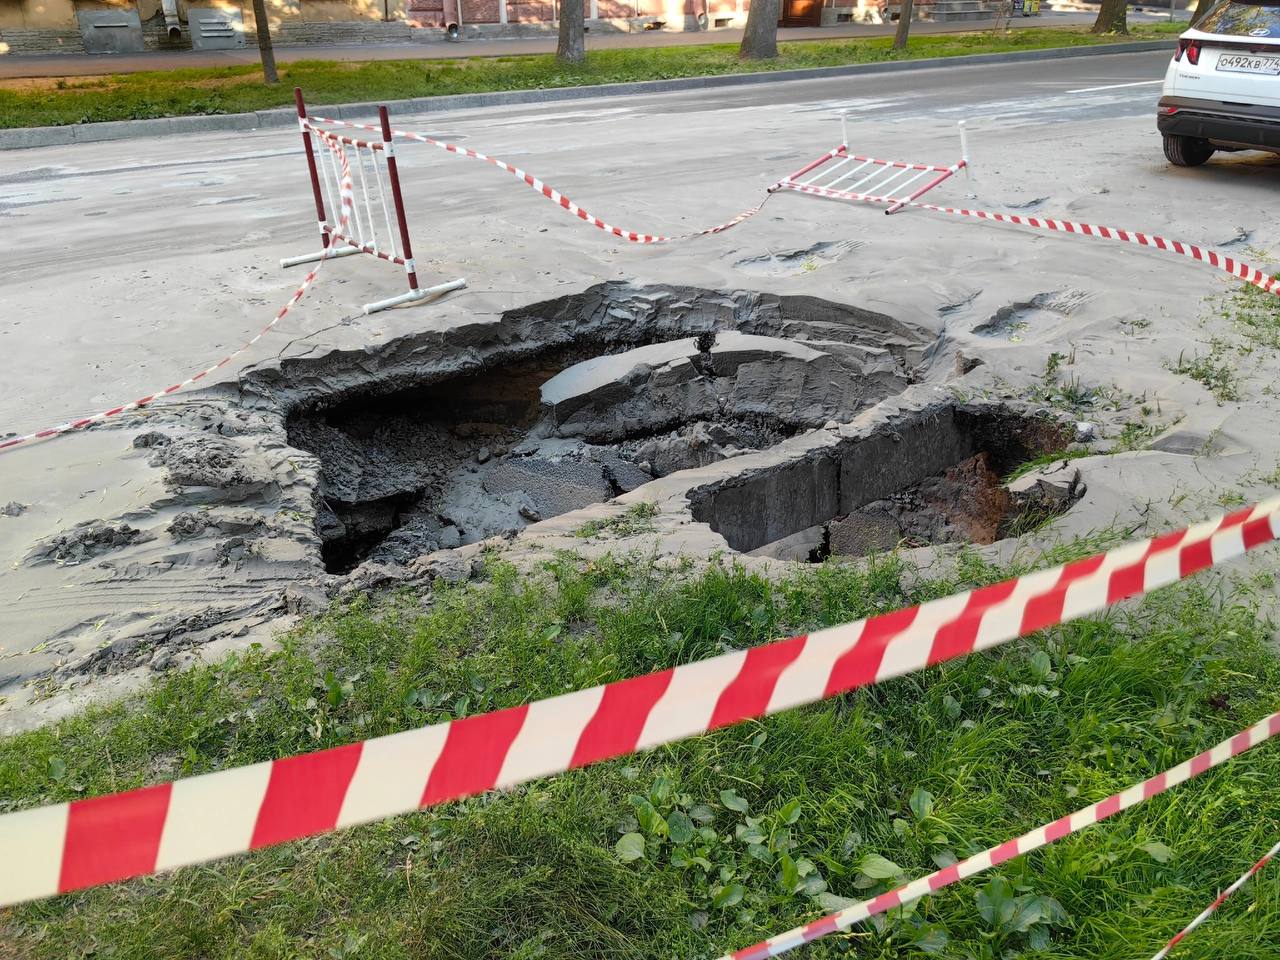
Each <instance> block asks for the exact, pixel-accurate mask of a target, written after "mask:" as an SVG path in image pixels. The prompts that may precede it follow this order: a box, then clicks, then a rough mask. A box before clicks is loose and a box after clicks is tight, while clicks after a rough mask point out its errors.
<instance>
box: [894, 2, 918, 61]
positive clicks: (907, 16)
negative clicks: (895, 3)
mask: <svg viewBox="0 0 1280 960" xmlns="http://www.w3.org/2000/svg"><path fill="white" fill-rule="evenodd" d="M914 7H915V0H902V10H901V11H900V12H899V13H898V30H897V32H896V33H895V34H894V35H893V49H895V50H905V49H907V34H909V33H910V32H911V14H912V11H913V8H914Z"/></svg>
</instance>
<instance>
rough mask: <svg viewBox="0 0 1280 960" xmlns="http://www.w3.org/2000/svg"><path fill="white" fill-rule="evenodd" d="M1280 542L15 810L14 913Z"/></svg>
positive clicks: (680, 728)
mask: <svg viewBox="0 0 1280 960" xmlns="http://www.w3.org/2000/svg"><path fill="white" fill-rule="evenodd" d="M1277 538H1280V498H1276V499H1274V500H1271V501H1268V502H1266V503H1262V504H1259V505H1257V506H1255V507H1252V508H1247V509H1244V510H1239V511H1236V512H1234V513H1231V514H1227V515H1226V516H1224V517H1221V518H1219V519H1217V520H1211V521H1207V522H1205V523H1200V524H1197V525H1195V526H1193V527H1190V528H1188V529H1186V530H1180V531H1176V532H1174V533H1169V534H1163V535H1161V536H1158V537H1154V538H1151V539H1148V540H1143V541H1139V542H1137V543H1132V544H1129V545H1127V546H1122V547H1119V548H1117V549H1115V550H1111V551H1108V552H1107V553H1104V554H1099V555H1097V556H1094V557H1090V558H1087V559H1084V560H1079V561H1076V562H1074V563H1070V564H1066V565H1064V566H1061V567H1055V568H1052V569H1050V570H1044V571H1040V572H1039V573H1034V574H1031V575H1029V576H1026V577H1017V578H1013V579H1011V580H1007V581H1004V582H1002V583H997V584H994V585H991V586H987V587H983V588H981V589H977V590H971V591H968V592H965V593H961V594H958V595H956V596H951V597H944V598H941V599H938V600H933V601H930V602H928V603H925V604H921V605H919V606H915V607H910V608H907V609H905V610H898V611H894V612H892V613H886V614H881V615H879V616H875V617H871V618H868V619H865V620H859V621H857V622H855V623H851V624H846V625H843V626H838V627H831V628H828V629H825V630H820V631H817V632H815V633H811V634H807V635H801V636H797V637H792V638H790V639H787V640H780V641H777V642H774V643H770V644H765V645H763V646H760V647H755V648H752V649H750V650H746V651H737V652H733V653H728V654H724V655H722V656H718V657H713V658H711V659H708V660H702V661H698V662H696V663H690V664H686V665H683V666H679V667H675V668H673V669H669V670H663V671H660V672H658V673H653V674H648V675H645V676H640V677H633V678H630V679H627V680H621V681H618V682H616V683H611V684H607V685H605V686H601V687H595V688H592V689H589V690H581V691H578V692H576V693H569V694H565V695H562V696H558V697H553V698H550V699H547V700H542V701H539V702H536V703H533V704H530V705H525V706H519V707H512V708H509V709H506V710H499V711H497V712H494V713H488V714H481V715H479V716H474V717H467V718H465V719H461V720H454V721H451V722H449V723H443V724H437V725H435V726H430V727H424V728H422V729H418V730H411V731H406V732H404V733H398V734H393V735H391V736H386V737H380V738H377V739H374V740H369V741H365V742H362V743H354V744H350V745H348V746H343V747H337V748H333V749H330V750H323V751H319V752H316V753H310V754H303V755H300V756H294V757H288V758H285V759H282V760H276V761H274V762H272V763H262V764H256V765H254V766H252V767H245V768H236V769H231V770H225V771H221V772H218V773H210V774H205V775H204V776H200V777H194V778H191V779H188V780H180V781H177V782H176V783H169V784H162V785H159V786H152V787H143V788H141V789H138V790H131V791H128V792H126V793H120V794H114V795H109V796H104V797H96V798H93V799H86V800H77V801H74V802H72V803H70V804H59V805H56V806H54V807H48V808H41V809H36V810H29V811H23V812H20V813H11V814H7V815H5V816H3V817H0V851H3V852H4V853H5V854H6V855H5V857H4V860H5V862H6V865H7V868H6V870H4V871H0V906H3V905H5V904H9V903H16V902H19V901H22V900H28V899H32V898H35V897H42V896H49V895H52V894H56V893H61V892H66V891H68V890H75V889H79V888H81V887H86V886H92V885H95V884H100V883H108V882H111V881H114V880H122V879H125V878H127V877H131V876H137V875H140V874H146V873H151V872H153V871H155V870H161V869H169V868H172V867H178V866H183V865H185V864H190V863H198V862H201V861H203V860H209V859H213V858H215V857H219V856H225V855H228V854H233V853H242V852H245V851H247V850H253V849H257V848H259V847H263V846H267V845H269V844H273V843H279V842H282V841H286V840H292V839H296V838H299V837H304V836H309V835H312V834H316V833H321V832H324V831H327V830H332V829H334V828H336V827H345V826H351V825H353V824H357V823H363V822H366V821H369V820H375V819H380V818H383V817H388V816H393V815H396V814H400V813H405V812H408V811H411V810H414V809H417V808H419V807H423V806H429V805H431V804H436V803H443V802H445V801H448V800H452V799H456V798H459V797H464V796H469V795H472V794H477V793H482V792H485V791H488V790H492V789H494V788H498V787H511V786H514V785H516V784H518V783H523V782H525V781H527V780H529V779H531V778H533V777H539V776H545V775H548V774H553V773H559V772H562V771H565V770H569V769H572V768H575V767H580V766H584V765H586V764H589V763H595V762H598V761H601V760H606V759H609V758H611V757H617V756H621V755H623V754H628V753H632V752H635V751H637V750H642V749H645V748H648V747H653V746H657V745H659V744H663V743H670V742H672V741H674V740H678V739H681V738H683V737H688V736H693V735H696V734H699V733H705V732H706V731H708V730H713V729H716V728H718V727H722V726H725V725H727V724H731V723H736V722H738V721H740V720H744V719H747V718H751V717H760V716H764V715H766V714H771V713H776V712H778V711H779V710H784V709H787V708H789V707H794V706H798V705H800V704H803V703H809V702H812V701H815V700H818V699H821V698H823V697H829V696H832V695H834V694H837V693H843V692H846V691H849V690H853V689H856V688H858V687H862V686H866V685H868V684H872V683H877V682H880V681H883V680H887V679H889V678H891V677H897V676H901V675H903V674H906V673H910V672H912V671H915V670H919V669H922V668H924V667H926V666H929V665H932V664H936V663H941V662H944V661H946V660H950V659H953V658H956V657H961V656H964V655H966V654H969V653H972V652H974V651H975V650H981V649H987V648H990V647H994V646H996V645H997V644H1001V643H1004V642H1007V641H1009V640H1012V639H1014V638H1015V637H1018V636H1021V635H1024V634H1027V633H1030V632H1033V631H1035V630H1039V629H1041V628H1043V627H1047V626H1051V625H1053V624H1056V623H1061V622H1063V621H1064V620H1069V619H1072V618H1075V617H1080V616H1083V615H1085V614H1088V613H1092V612H1095V611H1097V610H1101V609H1103V608H1104V607H1106V606H1109V605H1111V604H1114V603H1117V602H1119V601H1121V600H1123V599H1125V598H1127V597H1131V596H1135V595H1137V594H1141V593H1144V592H1146V591H1149V590H1154V589H1156V588H1158V587H1161V586H1165V585H1167V584H1169V583H1173V582H1175V581H1177V580H1179V579H1181V578H1183V577H1188V576H1190V575H1192V574H1193V573H1196V572H1197V571H1199V570H1203V569H1205V568H1206V567H1208V566H1211V565H1213V564H1216V563H1222V562H1224V561H1226V560H1230V559H1232V558H1234V557H1238V556H1240V555H1241V554H1243V553H1244V552H1245V551H1246V550H1249V549H1252V548H1254V547H1257V546H1260V545H1262V544H1264V543H1268V542H1271V541H1274V540H1276V539H1277ZM10 851H17V852H19V853H20V854H21V855H20V856H8V853H9V852H10ZM8 865H12V866H11V867H10V866H8ZM51 865H55V866H51Z"/></svg>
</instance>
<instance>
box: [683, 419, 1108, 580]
mask: <svg viewBox="0 0 1280 960" xmlns="http://www.w3.org/2000/svg"><path fill="white" fill-rule="evenodd" d="M1072 439H1073V437H1072V431H1071V430H1070V429H1069V428H1068V427H1067V426H1065V425H1063V424H1059V423H1057V422H1054V421H1052V420H1046V419H1042V418H1039V417H1033V416H1027V415H1025V414H1022V413H1019V412H1017V411H1014V410H1011V409H1009V408H1006V407H1003V406H998V405H991V406H965V405H943V406H940V407H934V408H930V409H928V410H925V411H922V412H920V413H918V414H916V415H914V416H908V417H906V418H905V420H904V422H898V423H894V424H892V425H885V426H882V427H880V428H877V429H873V430H871V431H869V432H868V433H867V434H866V435H865V436H861V437H850V438H845V439H843V440H841V441H840V442H839V443H838V444H837V445H836V446H835V447H833V448H826V449H823V450H821V451H816V452H815V453H814V454H812V455H810V456H808V457H805V458H803V459H800V460H796V461H791V462H788V463H784V464H779V465H776V466H773V467H766V468H761V469H758V470H753V471H744V473H743V474H742V475H740V476H738V477H734V478H732V479H730V480H727V481H723V482H720V483H718V484H715V485H713V486H711V487H708V488H704V489H703V490H700V491H695V493H694V495H693V497H692V498H691V499H692V506H693V516H694V519H696V520H699V521H702V522H704V523H707V524H709V525H710V526H711V528H712V529H713V530H715V531H716V532H718V533H719V534H720V535H721V536H723V537H724V538H725V540H726V541H727V542H728V544H729V546H731V547H732V548H733V549H735V550H738V551H740V552H743V553H752V554H754V555H757V556H767V557H774V558H777V559H785V560H801V561H804V560H808V561H811V562H819V561H822V560H824V559H826V558H827V557H830V556H865V555H867V554H870V553H875V552H882V551H886V550H892V549H894V548H896V547H903V546H905V547H917V546H926V545H929V544H939V543H977V544H989V543H994V542H995V541H997V540H1000V539H1003V538H1005V537H1016V536H1020V535H1022V534H1024V533H1027V532H1030V531H1031V530H1033V529H1035V528H1036V527H1037V526H1038V525H1040V524H1041V523H1042V522H1044V521H1047V520H1049V519H1052V518H1053V517H1054V516H1058V515H1060V514H1062V513H1064V512H1066V511H1067V510H1069V509H1070V508H1071V506H1072V505H1073V504H1074V503H1075V502H1076V501H1077V500H1078V499H1079V498H1080V496H1081V495H1082V494H1083V492H1084V490H1083V487H1082V485H1081V484H1080V483H1079V481H1078V479H1077V477H1076V475H1075V474H1074V473H1063V474H1061V476H1062V479H1061V481H1058V480H1057V479H1056V478H1055V480H1054V481H1053V482H1047V481H1045V480H1043V479H1040V478H1036V477H1034V476H1028V477H1026V478H1023V479H1022V480H1015V481H1014V482H1012V483H1005V482H1004V481H1003V480H1002V478H1003V477H1005V476H1007V475H1008V474H1010V473H1011V472H1012V471H1014V470H1015V469H1016V468H1017V467H1018V466H1019V465H1021V464H1024V463H1026V462H1028V461H1030V460H1033V459H1035V458H1037V457H1041V456H1043V455H1046V454H1053V453H1058V452H1060V451H1062V450H1064V449H1066V447H1067V445H1068V444H1069V443H1070V442H1071V440H1072Z"/></svg>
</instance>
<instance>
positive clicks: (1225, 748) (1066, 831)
mask: <svg viewBox="0 0 1280 960" xmlns="http://www.w3.org/2000/svg"><path fill="white" fill-rule="evenodd" d="M1277 734H1280V713H1273V714H1271V715H1270V716H1268V717H1265V718H1264V719H1262V720H1260V721H1258V722H1257V723H1255V724H1254V725H1253V726H1251V727H1249V728H1248V729H1246V730H1242V731H1241V732H1240V733H1237V734H1236V735H1235V736H1233V737H1231V738H1229V739H1227V740H1224V741H1222V742H1221V743H1219V744H1218V745H1217V746H1215V747H1213V748H1212V749H1209V750H1206V751H1204V753H1201V754H1198V755H1197V756H1195V757H1192V758H1191V759H1190V760H1187V761H1184V762H1183V763H1180V764H1178V765H1177V766H1176V767H1172V768H1171V769H1169V770H1166V771H1165V772H1164V773H1161V774H1157V775H1156V776H1154V777H1152V778H1151V779H1149V780H1144V781H1143V782H1142V783H1139V784H1135V785H1134V786H1132V787H1129V788H1128V789H1127V790H1122V791H1121V792H1120V793H1116V794H1112V795H1111V796H1109V797H1107V798H1106V799H1105V800H1100V801H1098V802H1097V803H1094V804H1091V805H1089V806H1087V807H1084V808H1082V809H1080V810H1077V811H1076V812H1075V813H1072V814H1069V815H1067V816H1065V817H1060V818H1059V819H1057V820H1054V821H1053V822H1052V823H1047V824H1044V825H1043V826H1040V827H1036V829H1034V830H1031V831H1029V832H1027V833H1024V834H1023V835H1022V836H1020V837H1017V838H1015V839H1013V840H1006V841H1005V842H1004V843H1001V844H998V845H996V846H994V847H991V848H990V849H987V850H984V851H983V852H982V853H979V854H976V855H974V856H972V857H969V858H968V859H966V860H961V861H960V862H959V863H956V864H953V865H952V866H950V867H945V868H943V869H941V870H936V871H934V872H933V873H931V874H928V875H927V876H924V877H920V878H919V879H918V880H913V881H911V882H910V883H908V884H906V885H904V886H901V887H898V888H897V889H894V890H890V891H889V892H888V893H882V894H880V895H879V896H877V897H873V898H872V899H870V900H864V901H863V902H862V903H857V904H854V905H852V906H849V907H846V908H845V909H843V910H839V911H837V912H835V913H832V914H828V915H827V916H825V917H822V918H820V919H818V920H814V921H812V922H811V923H806V924H805V925H803V926H800V927H795V928H794V929H791V930H788V931H787V932H786V933H780V934H777V935H776V936H773V937H770V938H769V939H768V940H762V941H761V942H760V943H757V944H754V945H752V946H750V947H745V948H743V949H742V950H738V951H736V952H734V953H731V954H726V955H725V956H723V957H721V958H720V960H765V958H766V957H777V956H781V955H782V954H784V953H787V952H789V951H791V950H794V949H796V948H797V947H802V946H804V945H805V944H807V943H812V942H813V941H814V940H820V939H821V938H823V937H825V936H828V935H830V934H832V933H836V932H838V931H840V930H848V929H849V928H850V927H852V926H853V925H854V924H856V923H860V922H862V921H863V920H866V919H868V918H869V917H874V916H876V915H878V914H881V913H885V912H886V911H888V910H892V909H894V908H895V907H899V906H902V905H903V904H904V903H910V902H911V901H913V900H919V899H920V898H921V897H925V896H928V895H929V894H931V893H936V892H937V891H939V890H941V889H943V888H944V887H949V886H951V885H952V884H953V883H959V882H960V881H961V880H965V879H967V878H969V877H972V876H974V875H975V874H979V873H982V872H983V871H984V870H990V869H991V868H992V867H998V866H999V865H1000V864H1002V863H1005V862H1006V861H1008V860H1012V859H1013V858H1014V857H1018V856H1021V855H1022V854H1024V853H1030V852H1031V851H1032V850H1038V849H1040V848H1041V847H1044V846H1047V845H1048V844H1050V843H1053V842H1055V841H1057V840H1061V839H1062V838H1063V837H1066V836H1070V835H1071V834H1073V833H1078V832H1079V831H1081V830H1083V829H1085V828H1086V827H1089V826H1092V825H1093V824H1095V823H1099V822H1101V821H1102V820H1105V819H1107V818H1108V817H1111V816H1114V815H1115V814H1117V813H1119V812H1121V811H1122V810H1128V809H1129V808H1130V807H1135V806H1137V805H1138V804H1140V803H1142V802H1143V801H1146V800H1150V799H1151V798H1152V797H1154V796H1158V795H1159V794H1161V793H1164V792H1165V791H1166V790H1170V789H1172V788H1173V787H1176V786H1178V785H1179V784H1181V783H1185V782H1186V781H1187V780H1190V779H1191V778H1192V777H1197V776H1199V775H1200V774H1202V773H1204V772H1205V771H1206V770H1209V769H1211V768H1213V767H1216V766H1218V765H1219V764H1222V763H1226V762H1227V761H1228V760H1230V759H1231V758H1232V757H1235V756H1238V755H1239V754H1241V753H1244V752H1245V751H1246V750H1251V749H1253V748H1254V747H1256V746H1257V745H1258V744H1260V743H1263V742H1264V741H1266V740H1269V739H1270V738H1271V737H1274V736H1276V735H1277ZM1277 849H1280V845H1278V846H1277V848H1273V849H1272V851H1271V854H1274V853H1275V852H1276V850H1277ZM1266 860H1267V858H1266V857H1264V858H1263V859H1262V860H1260V861H1259V862H1258V863H1257V864H1256V865H1255V866H1254V868H1253V870H1252V871H1250V873H1248V874H1246V875H1245V876H1243V877H1241V878H1240V880H1238V881H1237V882H1236V884H1235V885H1234V886H1233V888H1232V889H1236V888H1238V887H1239V885H1240V884H1242V883H1244V881H1245V880H1247V879H1248V878H1249V877H1250V876H1252V874H1253V873H1256V872H1257V871H1258V870H1260V869H1262V867H1263V866H1264V865H1265V863H1266ZM1231 892H1232V890H1228V891H1227V892H1226V894H1224V895H1223V896H1222V897H1220V898H1219V900H1218V902H1217V903H1221V901H1222V900H1225V899H1226V897H1227V896H1229V895H1230V893H1231ZM1217 903H1215V905H1214V906H1213V907H1211V908H1210V909H1209V910H1206V911H1205V912H1204V913H1203V914H1201V916H1200V917H1199V918H1197V921H1194V922H1193V923H1192V925H1191V926H1189V927H1188V928H1187V930H1186V931H1183V933H1182V934H1179V936H1178V937H1175V938H1174V939H1173V940H1172V941H1170V944H1169V946H1168V947H1166V948H1165V950H1163V951H1161V952H1160V953H1159V954H1157V955H1156V957H1155V958H1153V960H1162V958H1163V957H1164V956H1165V954H1166V953H1167V951H1168V950H1169V949H1170V948H1171V947H1172V946H1173V945H1174V944H1176V943H1177V941H1178V940H1179V939H1181V937H1182V936H1185V934H1186V933H1187V932H1189V931H1190V930H1192V929H1194V928H1195V926H1197V925H1198V923H1199V922H1202V921H1203V918H1204V917H1207V916H1208V915H1209V914H1210V913H1212V912H1213V910H1214V909H1216V908H1217Z"/></svg>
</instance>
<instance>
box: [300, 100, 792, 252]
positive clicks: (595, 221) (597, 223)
mask: <svg viewBox="0 0 1280 960" xmlns="http://www.w3.org/2000/svg"><path fill="white" fill-rule="evenodd" d="M307 120H308V122H309V123H312V124H315V123H327V124H331V125H334V126H340V127H352V128H355V129H357V130H372V131H374V132H375V133H376V132H378V128H377V127H375V126H373V125H372V124H367V123H353V122H351V121H349V120H333V119H330V118H328V117H308V118H307ZM312 129H313V130H317V131H318V130H319V128H317V127H312ZM391 134H392V136H395V137H400V138H402V139H404V140H415V141H417V142H418V143H425V144H429V145H430V146H433V147H439V148H440V149H441V150H446V151H448V152H449V153H455V154H457V155H458V156H460V157H469V158H470V159H472V160H480V161H482V162H484V163H491V164H493V165H494V166H495V167H497V168H498V169H500V170H505V171H507V173H509V174H511V175H512V176H514V177H518V178H519V179H520V180H523V181H524V183H525V184H526V185H527V186H529V187H532V188H533V189H534V190H536V191H538V193H540V194H542V195H543V196H544V197H546V198H547V199H548V200H550V201H551V202H552V203H554V204H557V205H559V206H560V207H563V208H564V209H565V210H568V211H569V212H570V213H571V214H573V215H574V216H575V217H577V218H579V219H580V220H585V221H586V222H587V223H589V224H591V225H592V226H594V227H599V228H600V229H601V230H604V231H605V232H606V233H611V234H613V235H614V236H615V237H621V238H622V239H623V240H628V241H630V242H631V243H641V244H650V243H673V242H675V241H677V240H691V239H693V238H694V237H705V236H709V235H710V234H713V233H723V232H724V231H725V230H728V229H729V228H730V227H735V226H737V225H738V224H740V223H742V221H744V220H749V219H751V218H752V217H754V216H755V215H756V214H757V213H759V212H760V210H761V208H762V207H763V206H764V205H765V204H766V203H768V201H769V196H770V195H769V194H766V195H765V198H764V199H763V200H761V201H760V202H759V203H758V204H756V205H755V206H754V207H751V208H750V209H747V210H743V211H742V212H741V213H740V214H738V215H737V216H736V217H734V218H733V219H732V220H728V221H726V222H725V223H721V224H718V225H716V226H714V227H707V228H706V229H703V230H697V231H694V232H693V233H683V234H680V235H679V236H672V237H667V236H661V235H658V234H649V233H637V232H636V231H634V230H624V229H622V228H621V227H615V226H612V225H611V224H608V223H606V222H605V221H603V220H601V219H600V218H599V217H597V216H595V215H593V214H590V213H588V212H587V211H586V210H583V209H582V208H581V207H580V206H578V205H577V204H576V203H574V202H573V201H572V200H570V199H569V198H568V197H566V196H565V195H564V194H562V193H560V191H558V190H555V189H553V188H551V187H549V186H547V185H546V184H545V183H543V182H542V181H541V180H539V179H538V178H537V177H535V176H534V175H533V174H531V173H525V172H524V171H523V170H521V169H520V168H519V167H517V166H513V165H512V164H510V163H507V162H506V161H505V160H499V159H498V158H497V157H491V156H489V155H487V154H484V153H480V152H479V151H477V150H468V149H467V148H466V147H460V146H458V145H457V144H455V143H446V142H445V141H443V140H437V139H435V138H434V137H428V136H427V135H426V134H423V133H414V132H412V131H410V130H392V131H391Z"/></svg>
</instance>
